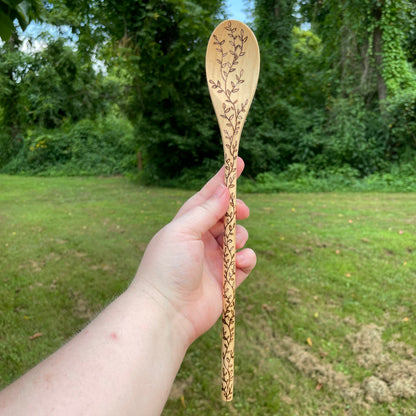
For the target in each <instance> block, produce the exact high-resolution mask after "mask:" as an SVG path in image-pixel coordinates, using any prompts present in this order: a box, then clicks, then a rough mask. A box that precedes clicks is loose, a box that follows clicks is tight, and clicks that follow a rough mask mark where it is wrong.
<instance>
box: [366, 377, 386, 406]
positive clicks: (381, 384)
mask: <svg viewBox="0 0 416 416" xmlns="http://www.w3.org/2000/svg"><path fill="white" fill-rule="evenodd" d="M363 388H364V391H365V393H366V395H365V399H366V400H367V401H368V402H370V403H383V402H384V403H390V402H392V401H393V395H392V394H391V392H390V389H389V387H388V386H387V383H386V382H385V381H383V380H381V379H379V378H378V377H375V376H371V377H367V378H366V379H365V380H364V382H363Z"/></svg>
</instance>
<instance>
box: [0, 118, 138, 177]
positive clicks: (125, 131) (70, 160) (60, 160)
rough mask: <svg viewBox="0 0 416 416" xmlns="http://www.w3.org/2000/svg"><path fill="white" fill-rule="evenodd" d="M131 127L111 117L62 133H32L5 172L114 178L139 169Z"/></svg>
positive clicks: (68, 127)
mask: <svg viewBox="0 0 416 416" xmlns="http://www.w3.org/2000/svg"><path fill="white" fill-rule="evenodd" d="M135 149H136V145H135V139H134V136H133V128H132V126H131V125H130V123H129V122H128V121H127V120H125V119H121V118H119V117H117V118H116V117H114V116H109V117H106V118H104V119H99V120H94V121H93V120H89V119H84V120H81V121H79V122H78V123H75V124H67V125H66V126H64V127H63V128H60V129H55V130H51V129H45V128H37V129H35V130H33V131H29V132H28V135H27V137H25V140H24V145H23V147H22V149H21V150H20V152H19V154H18V156H17V157H16V158H14V159H13V160H12V161H11V162H10V163H9V164H8V165H6V166H5V167H4V168H3V172H6V173H14V174H42V175H52V176H55V175H114V174H120V173H127V172H131V171H132V170H134V169H135V168H136V151H135Z"/></svg>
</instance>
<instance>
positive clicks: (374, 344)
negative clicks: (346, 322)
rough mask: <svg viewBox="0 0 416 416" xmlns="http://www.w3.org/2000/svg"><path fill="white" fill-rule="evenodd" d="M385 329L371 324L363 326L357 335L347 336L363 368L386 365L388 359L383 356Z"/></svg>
mask: <svg viewBox="0 0 416 416" xmlns="http://www.w3.org/2000/svg"><path fill="white" fill-rule="evenodd" d="M382 333H383V328H381V327H379V326H377V325H375V324H369V325H365V326H363V327H362V328H361V329H360V330H359V331H358V332H357V333H356V334H349V335H347V337H346V339H347V341H348V342H349V343H350V344H351V348H352V351H353V352H354V354H355V355H356V356H357V362H358V364H359V365H360V366H361V367H364V368H367V369H368V368H371V367H374V366H377V365H380V364H383V363H385V362H386V361H387V360H388V357H387V356H386V355H385V354H383V340H382V338H381V335H382Z"/></svg>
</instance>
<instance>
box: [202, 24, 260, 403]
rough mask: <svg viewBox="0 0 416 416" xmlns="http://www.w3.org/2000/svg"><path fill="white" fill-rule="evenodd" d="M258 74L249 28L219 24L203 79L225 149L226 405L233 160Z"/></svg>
mask: <svg viewBox="0 0 416 416" xmlns="http://www.w3.org/2000/svg"><path fill="white" fill-rule="evenodd" d="M259 70H260V52H259V46H258V44H257V40H256V37H255V36H254V34H253V32H252V31H251V30H250V28H248V27H247V26H246V25H245V24H244V23H241V22H239V21H237V20H226V21H224V22H222V23H220V24H219V25H218V26H217V27H216V28H215V30H214V31H213V32H212V34H211V37H210V40H209V42H208V47H207V55H206V75H207V81H208V87H209V92H210V95H211V100H212V104H213V106H214V110H215V114H216V116H217V119H218V124H219V127H220V130H221V138H222V143H223V147H224V161H225V185H226V186H227V187H228V189H229V190H230V195H231V197H230V205H229V207H228V210H227V213H226V214H225V218H224V247H223V252H224V261H223V314H222V351H221V355H222V385H221V397H222V399H223V400H225V401H230V400H232V399H233V389H234V337H235V272H236V265H235V256H236V249H235V232H236V194H237V156H238V147H239V144H240V137H241V132H242V130H243V126H244V122H245V119H246V117H247V113H248V110H249V108H250V105H251V102H252V101H253V97H254V93H255V91H256V87H257V80H258V77H259Z"/></svg>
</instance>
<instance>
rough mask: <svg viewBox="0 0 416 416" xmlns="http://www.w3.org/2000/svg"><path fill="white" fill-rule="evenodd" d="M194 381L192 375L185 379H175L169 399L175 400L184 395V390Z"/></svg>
mask: <svg viewBox="0 0 416 416" xmlns="http://www.w3.org/2000/svg"><path fill="white" fill-rule="evenodd" d="M193 381H194V379H193V377H192V376H189V377H188V378H186V379H185V380H178V379H175V381H174V383H173V385H172V389H171V391H170V394H169V399H171V400H176V399H180V398H181V397H184V396H185V390H186V389H187V388H188V387H189V386H190V385H191V384H192V382H193Z"/></svg>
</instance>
